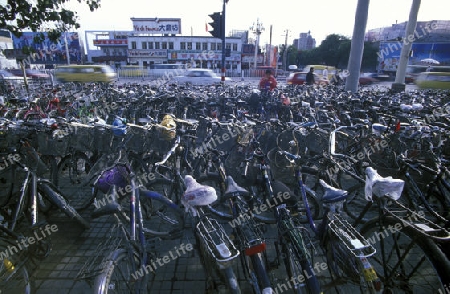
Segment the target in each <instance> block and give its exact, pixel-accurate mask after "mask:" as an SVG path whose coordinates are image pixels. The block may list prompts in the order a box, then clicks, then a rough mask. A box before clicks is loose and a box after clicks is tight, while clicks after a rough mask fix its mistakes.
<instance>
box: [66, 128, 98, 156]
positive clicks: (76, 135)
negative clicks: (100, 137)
mask: <svg viewBox="0 0 450 294" xmlns="http://www.w3.org/2000/svg"><path fill="white" fill-rule="evenodd" d="M67 132H70V147H72V148H73V149H74V150H78V151H82V152H86V151H93V149H94V147H95V142H94V140H95V136H94V134H95V131H94V129H93V128H92V127H90V126H87V125H83V124H70V125H69V127H68V130H67Z"/></svg>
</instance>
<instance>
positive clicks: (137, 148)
mask: <svg viewBox="0 0 450 294" xmlns="http://www.w3.org/2000/svg"><path fill="white" fill-rule="evenodd" d="M150 134H151V132H149V131H148V130H147V129H144V128H142V127H133V126H130V132H129V133H128V135H129V136H132V137H131V138H130V139H129V140H128V141H127V149H128V150H133V151H134V152H137V153H141V152H144V151H146V150H147V148H148V142H149V141H150V140H152V139H153V138H152V137H151V136H150Z"/></svg>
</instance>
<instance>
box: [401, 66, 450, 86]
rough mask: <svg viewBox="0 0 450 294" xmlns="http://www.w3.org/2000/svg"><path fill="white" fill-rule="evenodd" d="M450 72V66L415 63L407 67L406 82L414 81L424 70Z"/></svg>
mask: <svg viewBox="0 0 450 294" xmlns="http://www.w3.org/2000/svg"><path fill="white" fill-rule="evenodd" d="M427 70H428V71H430V72H450V66H440V65H423V64H414V65H408V66H407V67H406V76H405V83H414V82H415V80H416V79H417V77H418V76H419V75H420V74H421V73H423V72H427Z"/></svg>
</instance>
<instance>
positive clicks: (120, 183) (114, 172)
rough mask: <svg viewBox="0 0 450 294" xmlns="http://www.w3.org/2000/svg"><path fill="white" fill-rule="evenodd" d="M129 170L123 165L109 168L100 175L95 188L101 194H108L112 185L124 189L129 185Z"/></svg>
mask: <svg viewBox="0 0 450 294" xmlns="http://www.w3.org/2000/svg"><path fill="white" fill-rule="evenodd" d="M130 172H131V171H130V169H129V168H127V167H126V166H123V165H118V166H115V167H113V168H110V169H108V170H106V171H104V172H103V173H102V175H101V176H100V178H99V179H98V180H97V182H96V183H95V187H96V188H98V189H99V190H100V191H101V192H103V193H108V191H109V190H110V189H111V187H112V186H113V185H115V186H117V187H119V188H125V187H126V186H127V185H129V184H130Z"/></svg>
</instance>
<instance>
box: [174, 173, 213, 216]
mask: <svg viewBox="0 0 450 294" xmlns="http://www.w3.org/2000/svg"><path fill="white" fill-rule="evenodd" d="M184 183H185V184H186V191H185V192H184V194H183V197H182V198H181V202H182V203H183V205H184V206H185V208H186V211H187V210H188V209H191V210H192V211H193V212H194V215H195V209H193V208H194V207H195V206H204V205H209V204H211V203H213V202H214V201H216V200H217V194H216V190H215V189H214V188H213V187H210V186H207V185H202V184H199V183H198V182H197V181H196V180H195V179H194V178H193V177H192V176H190V175H186V176H185V177H184Z"/></svg>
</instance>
